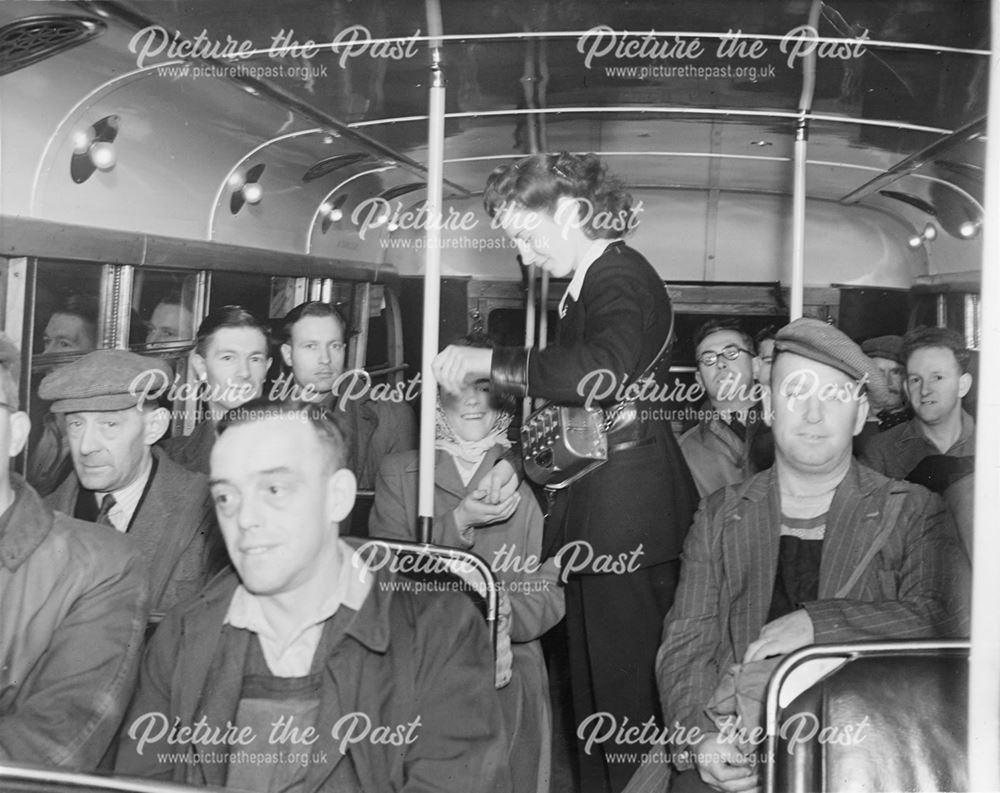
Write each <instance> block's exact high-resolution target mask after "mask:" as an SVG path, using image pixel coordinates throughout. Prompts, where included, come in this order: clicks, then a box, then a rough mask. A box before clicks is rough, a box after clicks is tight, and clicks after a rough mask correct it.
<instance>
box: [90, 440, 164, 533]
mask: <svg viewBox="0 0 1000 793" xmlns="http://www.w3.org/2000/svg"><path fill="white" fill-rule="evenodd" d="M152 470H153V456H152V455H149V456H148V457H147V458H146V464H145V465H144V466H143V471H142V473H141V474H140V475H139V476H137V477H136V478H135V479H134V480H133V481H132V482H131V484H128V485H125V487H123V488H122V489H121V490H112V491H110V493H111V495H113V496H114V497H115V505H114V506H113V507H112V508H111V510H110V511H109V512H108V520H110V521H111V525H112V526H114V527H115V528H116V529H117V530H118V531H120V532H122V533H123V534H124V533H125V532H126V531H128V527H129V524H130V523H131V522H132V516H133V515H134V514H135V511H136V509H138V507H139V502H140V501H141V500H142V494H143V493H144V492H145V490H146V482H147V481H148V480H149V474H150V472H151V471H152ZM106 495H107V493H98V492H95V493H94V498H95V499H96V500H97V508H98V509H100V508H101V502H102V501H103V500H104V497H105V496H106Z"/></svg>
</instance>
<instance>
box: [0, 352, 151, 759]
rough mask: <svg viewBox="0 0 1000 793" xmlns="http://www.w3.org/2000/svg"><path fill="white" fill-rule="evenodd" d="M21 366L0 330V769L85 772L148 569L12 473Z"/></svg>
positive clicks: (106, 741)
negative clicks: (0, 765)
mask: <svg viewBox="0 0 1000 793" xmlns="http://www.w3.org/2000/svg"><path fill="white" fill-rule="evenodd" d="M19 360H20V351H19V350H18V349H17V347H15V346H14V344H13V343H12V342H11V341H10V339H9V338H7V336H6V335H3V334H0V399H2V400H3V401H2V403H0V447H2V449H0V451H2V454H0V513H2V514H0V762H15V763H34V764H38V765H46V766H53V765H56V766H65V767H68V768H73V769H80V770H91V769H94V768H96V767H97V766H98V764H99V763H100V761H101V758H102V757H103V756H104V753H105V752H106V751H107V749H108V747H109V746H110V745H111V743H112V740H113V739H114V736H115V733H116V732H117V730H118V725H119V723H120V722H121V718H122V715H123V714H124V712H125V707H126V705H127V704H128V700H129V697H131V695H132V686H133V685H134V682H135V672H136V669H137V666H138V661H139V655H138V652H139V647H140V646H141V644H142V635H143V630H144V629H145V626H146V602H147V601H146V587H145V583H144V581H145V574H144V572H143V571H142V565H141V564H140V563H139V561H138V560H137V559H136V555H135V551H134V550H133V549H132V548H130V547H129V544H128V542H126V541H125V540H124V539H123V538H121V537H118V536H117V535H116V534H115V533H114V532H113V531H109V530H108V529H107V528H102V527H98V526H93V525H90V524H87V523H84V522H82V521H78V520H73V519H72V518H69V517H67V516H66V515H62V514H60V513H53V512H52V510H50V509H49V508H48V507H47V506H45V504H43V503H42V500H41V498H39V496H38V494H37V493H36V492H35V491H34V490H33V489H32V488H31V487H30V486H29V485H28V484H26V483H25V482H24V481H23V480H22V479H21V478H20V477H19V476H18V475H17V474H14V473H11V471H10V458H11V457H14V456H16V455H17V454H19V453H20V452H21V449H22V447H23V446H24V442H25V441H26V440H27V438H28V429H29V421H28V416H27V414H26V413H23V412H21V411H19V410H18V399H17V394H18V374H19V371H18V362H19Z"/></svg>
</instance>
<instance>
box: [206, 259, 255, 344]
mask: <svg viewBox="0 0 1000 793" xmlns="http://www.w3.org/2000/svg"><path fill="white" fill-rule="evenodd" d="M222 306H242V307H243V308H245V309H246V310H247V311H249V312H250V313H251V314H253V315H254V316H255V317H257V318H258V319H261V320H265V319H267V317H268V313H269V311H270V308H271V276H269V275H257V274H253V273H229V272H225V273H221V272H220V273H212V291H211V295H210V297H209V301H208V310H209V312H212V311H213V310H215V309H217V308H221V307H222ZM196 330H197V328H196Z"/></svg>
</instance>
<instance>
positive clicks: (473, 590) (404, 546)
mask: <svg viewBox="0 0 1000 793" xmlns="http://www.w3.org/2000/svg"><path fill="white" fill-rule="evenodd" d="M362 547H363V548H364V549H365V551H366V553H367V554H369V557H368V558H369V559H372V562H373V564H377V565H378V566H379V567H382V566H385V562H386V558H385V557H383V556H382V554H388V555H390V556H391V557H392V559H393V565H392V568H393V569H395V570H397V571H399V573H400V574H401V575H403V576H405V577H406V578H407V579H409V580H410V581H412V582H413V583H414V584H415V585H422V586H423V587H425V588H426V589H427V590H428V591H460V592H465V593H466V594H467V595H468V596H469V597H471V598H472V600H473V602H474V603H475V604H476V606H477V608H478V609H479V612H480V613H481V614H482V615H483V618H484V619H485V620H486V624H487V627H488V628H489V632H490V646H491V648H492V650H493V654H494V658H495V657H496V650H497V616H498V613H497V612H498V607H499V597H500V592H499V584H498V582H497V577H496V575H495V574H494V572H493V570H492V569H491V568H490V566H489V565H488V564H487V563H486V562H485V561H484V560H483V559H482V557H480V556H477V555H476V554H474V553H471V552H470V551H462V550H459V549H457V548H446V547H444V546H440V545H431V544H429V543H420V542H406V541H402V540H375V539H368V540H365V541H364V545H363V546H362Z"/></svg>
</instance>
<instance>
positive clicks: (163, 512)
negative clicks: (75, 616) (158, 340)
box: [38, 350, 218, 611]
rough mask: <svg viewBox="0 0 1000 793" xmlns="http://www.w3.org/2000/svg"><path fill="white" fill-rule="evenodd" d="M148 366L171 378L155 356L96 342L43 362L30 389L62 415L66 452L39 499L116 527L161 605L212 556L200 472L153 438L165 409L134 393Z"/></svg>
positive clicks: (197, 582) (190, 583)
mask: <svg viewBox="0 0 1000 793" xmlns="http://www.w3.org/2000/svg"><path fill="white" fill-rule="evenodd" d="M151 370H155V371H156V372H157V373H158V376H159V377H160V378H162V382H165V383H167V382H170V381H171V380H172V379H173V373H172V372H171V371H170V369H169V368H168V367H167V365H166V364H165V363H164V362H163V361H161V360H159V359H157V358H144V357H143V356H141V355H136V354H135V353H131V352H126V351H124V350H96V351H94V352H92V353H89V354H88V355H85V356H83V357H82V358H80V359H79V360H77V361H74V362H73V363H70V364H67V365H66V366H63V367H60V368H59V369H56V370H54V371H53V372H50V373H49V374H48V375H46V376H45V378H44V379H43V380H42V382H41V385H40V386H39V389H38V393H39V396H41V398H42V399H48V400H52V407H51V410H52V412H53V413H57V414H63V415H64V416H65V423H66V434H67V437H68V439H69V447H70V455H71V456H72V459H73V473H72V474H70V475H69V476H68V477H67V478H66V480H65V481H64V482H63V483H62V484H61V485H60V486H59V487H58V488H57V489H56V490H55V491H54V492H53V493H51V494H50V495H49V496H47V497H46V499H45V501H46V503H47V504H48V505H49V506H50V507H52V508H53V509H57V510H59V511H61V512H65V513H66V514H68V515H73V516H74V517H77V518H80V519H82V520H89V521H93V522H95V523H103V524H105V525H109V526H112V527H114V528H115V529H117V530H118V531H119V532H121V533H122V534H125V535H126V537H128V538H129V539H130V540H131V542H132V543H133V547H135V548H136V549H137V550H138V552H139V555H140V557H141V558H142V559H143V561H144V562H145V563H146V565H147V569H148V572H149V587H150V595H151V604H152V607H153V609H154V610H157V611H164V610H166V609H168V608H170V607H171V606H173V605H174V604H175V603H177V602H178V601H179V600H181V599H183V598H185V597H187V596H189V595H193V594H194V593H195V592H197V590H198V589H200V587H201V585H202V584H203V583H204V580H205V578H206V577H207V575H208V573H209V570H208V569H207V566H208V564H209V562H208V559H209V558H212V559H215V558H218V555H216V554H213V553H212V544H213V542H214V540H215V537H216V535H217V531H218V530H217V528H216V527H215V526H214V519H213V516H212V511H211V505H210V504H209V501H208V482H207V480H206V479H205V477H204V476H202V475H199V474H195V473H191V472H189V471H186V470H184V469H183V468H181V467H180V466H179V465H177V464H176V463H174V462H173V461H172V460H171V459H170V458H169V457H167V456H166V454H164V453H163V452H162V451H161V450H160V449H154V448H153V444H155V443H156V442H157V441H158V440H159V439H160V438H161V437H162V436H163V433H164V432H166V431H167V427H168V426H169V424H170V413H169V411H167V410H166V409H164V408H161V407H158V406H157V405H156V404H155V403H142V402H141V398H142V390H141V388H137V386H136V383H138V382H141V381H142V379H143V378H144V377H145V376H147V373H149V372H150V371H151Z"/></svg>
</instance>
